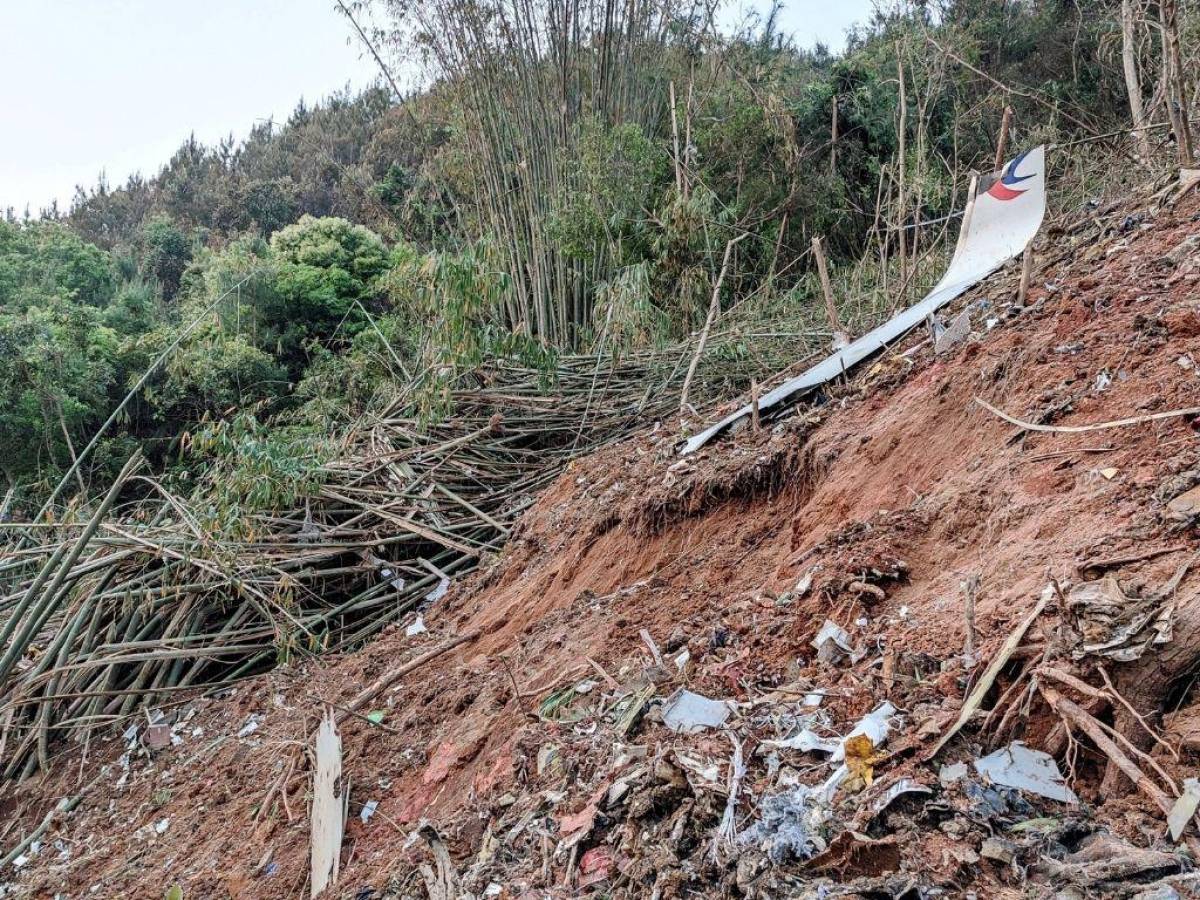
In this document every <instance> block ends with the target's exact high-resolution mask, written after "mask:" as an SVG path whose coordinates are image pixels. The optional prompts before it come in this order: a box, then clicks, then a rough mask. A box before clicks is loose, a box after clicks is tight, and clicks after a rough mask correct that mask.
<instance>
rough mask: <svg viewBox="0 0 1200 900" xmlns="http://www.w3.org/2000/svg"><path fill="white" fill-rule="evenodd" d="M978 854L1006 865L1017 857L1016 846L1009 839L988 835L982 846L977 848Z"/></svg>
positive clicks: (1010, 863)
mask: <svg viewBox="0 0 1200 900" xmlns="http://www.w3.org/2000/svg"><path fill="white" fill-rule="evenodd" d="M979 855H980V856H982V857H983V858H984V859H990V860H994V861H995V862H998V863H1001V864H1002V865H1005V866H1008V865H1012V862H1013V860H1015V859H1016V858H1017V847H1016V845H1015V844H1013V843H1012V842H1011V841H1006V840H1003V839H1001V838H995V837H990V838H987V839H985V840H984V842H983V846H982V847H980V848H979Z"/></svg>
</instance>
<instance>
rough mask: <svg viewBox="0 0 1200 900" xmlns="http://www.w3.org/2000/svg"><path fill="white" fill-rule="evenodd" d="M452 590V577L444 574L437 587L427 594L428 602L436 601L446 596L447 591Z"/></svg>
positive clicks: (426, 600)
mask: <svg viewBox="0 0 1200 900" xmlns="http://www.w3.org/2000/svg"><path fill="white" fill-rule="evenodd" d="M448 590H450V579H449V578H447V577H446V576H444V575H443V576H442V580H441V581H439V582H438V584H437V587H435V588H434V589H433V590H432V591H430V592H429V593H428V594H426V595H425V602H426V603H436V602H437V601H438V600H441V599H442V598H443V597H445V596H446V592H447V591H448Z"/></svg>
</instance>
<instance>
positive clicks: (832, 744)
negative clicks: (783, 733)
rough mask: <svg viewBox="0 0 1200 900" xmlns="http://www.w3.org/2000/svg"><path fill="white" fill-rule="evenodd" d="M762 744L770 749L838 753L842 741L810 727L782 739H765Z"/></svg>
mask: <svg viewBox="0 0 1200 900" xmlns="http://www.w3.org/2000/svg"><path fill="white" fill-rule="evenodd" d="M762 746H763V747H765V748H767V749H768V750H801V751H803V752H804V753H836V752H837V751H838V750H840V749H841V746H842V742H841V741H840V740H838V739H837V738H823V737H821V736H820V735H818V734H816V733H815V732H813V731H812V730H811V729H808V728H801V729H800V730H799V731H798V732H796V733H795V734H793V735H792V736H791V737H789V738H785V739H784V740H782V741H763V742H762Z"/></svg>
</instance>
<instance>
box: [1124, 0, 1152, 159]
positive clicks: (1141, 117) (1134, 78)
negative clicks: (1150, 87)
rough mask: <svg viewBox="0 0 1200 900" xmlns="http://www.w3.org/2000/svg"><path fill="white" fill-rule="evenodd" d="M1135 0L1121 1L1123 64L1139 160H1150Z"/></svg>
mask: <svg viewBox="0 0 1200 900" xmlns="http://www.w3.org/2000/svg"><path fill="white" fill-rule="evenodd" d="M1133 3H1134V0H1121V64H1122V67H1123V68H1124V70H1125V90H1126V92H1127V93H1128V94H1129V113H1130V115H1131V116H1132V117H1133V138H1134V140H1135V141H1136V142H1137V154H1138V158H1139V159H1141V160H1142V162H1147V161H1149V159H1150V139H1149V138H1148V137H1147V136H1146V131H1145V125H1146V112H1145V107H1144V106H1143V105H1142V83H1141V79H1140V78H1139V77H1138V66H1137V47H1136V44H1135V40H1136V27H1135V26H1136V23H1135V19H1134V16H1135V14H1136V10H1135V9H1134V6H1133Z"/></svg>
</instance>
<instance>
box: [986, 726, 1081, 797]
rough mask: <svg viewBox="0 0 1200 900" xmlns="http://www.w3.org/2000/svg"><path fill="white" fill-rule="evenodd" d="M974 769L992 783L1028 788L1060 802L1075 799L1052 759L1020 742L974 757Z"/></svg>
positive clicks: (1034, 792)
mask: <svg viewBox="0 0 1200 900" xmlns="http://www.w3.org/2000/svg"><path fill="white" fill-rule="evenodd" d="M975 771H976V772H978V773H979V774H980V775H982V776H984V777H985V778H987V780H988V781H990V782H991V783H992V784H999V785H1003V786H1004V787H1011V788H1017V789H1018V790H1021V791H1028V792H1029V793H1031V794H1037V795H1038V796H1041V797H1045V798H1047V799H1049V800H1057V801H1058V802H1060V803H1078V802H1079V798H1078V797H1076V796H1075V792H1074V791H1072V790H1071V789H1070V788H1069V787H1067V783H1066V781H1064V780H1063V776H1062V773H1061V772H1060V771H1058V763H1056V762H1055V761H1054V758H1053V757H1052V756H1050V755H1049V754H1047V753H1043V752H1042V751H1041V750H1030V749H1029V748H1028V747H1026V746H1025V744H1023V743H1022V742H1021V741H1013V742H1012V743H1011V744H1009V745H1008V746H1007V747H1002V748H1001V749H999V750H997V751H996V752H995V753H992V754H990V755H988V756H985V757H983V758H982V759H977V760H975Z"/></svg>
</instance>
